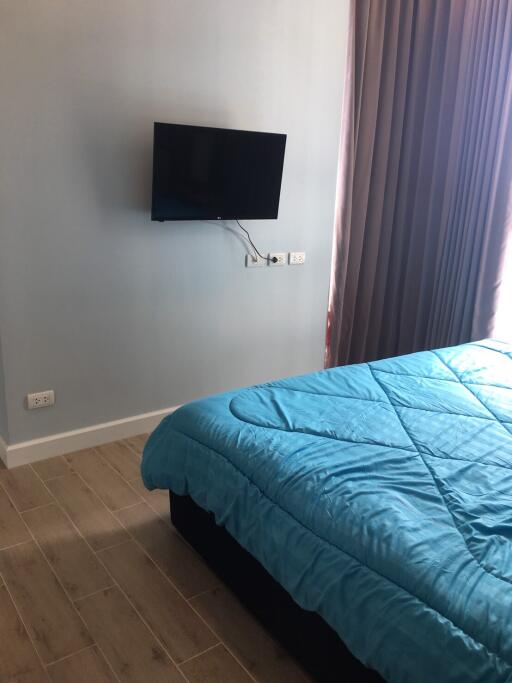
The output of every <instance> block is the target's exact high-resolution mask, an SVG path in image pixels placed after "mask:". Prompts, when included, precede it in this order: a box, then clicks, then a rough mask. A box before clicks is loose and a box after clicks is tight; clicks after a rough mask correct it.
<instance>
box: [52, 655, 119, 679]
mask: <svg viewBox="0 0 512 683" xmlns="http://www.w3.org/2000/svg"><path fill="white" fill-rule="evenodd" d="M47 669H48V673H49V674H50V678H51V679H52V681H53V683H114V682H115V681H116V680H117V679H116V678H115V676H114V674H113V673H112V671H111V670H110V668H109V666H108V664H107V663H106V661H105V658H104V657H103V655H102V654H101V652H100V651H99V650H98V648H97V647H96V646H93V647H90V648H88V649H87V650H82V651H81V652H77V653H76V654H74V655H71V657H66V659H62V660H61V661H60V662H56V663H55V664H50V665H49V666H48V667H47Z"/></svg>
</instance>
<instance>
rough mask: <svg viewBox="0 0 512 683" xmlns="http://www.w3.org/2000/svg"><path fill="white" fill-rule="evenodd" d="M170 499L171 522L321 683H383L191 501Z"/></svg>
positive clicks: (329, 628)
mask: <svg viewBox="0 0 512 683" xmlns="http://www.w3.org/2000/svg"><path fill="white" fill-rule="evenodd" d="M170 496H171V521H172V523H173V525H174V526H175V528H176V529H177V530H178V531H179V533H180V534H181V535H182V536H183V538H185V540H186V541H187V542H188V543H190V545H192V546H193V547H194V548H195V549H196V550H197V551H198V552H199V554H200V555H201V556H202V557H203V558H204V559H205V560H206V562H207V563H208V565H210V567H211V568H212V569H213V570H214V571H215V573H216V574H217V575H218V576H219V577H220V578H221V579H222V580H223V581H224V583H226V584H227V585H228V587H229V588H230V589H231V590H232V591H233V593H235V595H236V596H237V597H238V598H239V599H240V601H241V602H242V603H243V604H244V605H245V606H246V607H247V608H248V609H249V611H250V612H252V614H253V615H254V616H255V617H256V618H257V619H258V620H259V621H260V622H261V623H262V624H263V626H264V627H265V628H266V629H267V630H268V631H269V632H270V633H271V634H272V635H273V636H274V638H275V639H276V640H277V641H278V642H279V643H281V644H282V645H283V646H284V647H285V648H286V649H287V650H288V651H289V652H290V654H292V655H293V656H294V657H295V659H297V660H298V661H299V662H300V663H301V664H302V666H303V667H304V668H305V669H306V670H307V671H308V672H309V673H310V674H311V675H312V676H313V677H314V678H315V680H317V681H319V683H343V682H345V683H349V682H350V683H354V682H357V683H383V679H382V678H381V677H380V676H379V675H378V674H377V673H376V672H374V671H371V670H370V669H367V668H366V667H365V666H363V665H362V664H361V662H359V661H358V660H357V659H356V658H355V657H354V656H353V655H352V654H351V653H350V652H349V651H348V650H347V648H346V647H345V645H344V644H343V643H342V641H341V640H340V638H339V637H338V635H337V634H336V633H335V632H334V631H333V630H332V629H331V627H330V626H328V625H327V623H326V622H325V621H324V620H323V619H322V618H321V617H320V616H319V615H318V614H316V613H315V612H309V611H307V610H304V609H302V608H301V607H299V606H298V605H297V603H296V602H294V600H293V599H292V598H291V597H290V595H289V594H288V593H287V592H286V591H285V590H284V588H283V587H282V586H281V585H280V584H278V583H277V581H275V579H273V578H272V576H270V574H269V573H268V572H267V571H266V570H265V569H264V568H263V567H262V565H261V564H260V563H259V562H258V561H257V560H256V559H255V558H254V557H253V556H252V555H250V554H249V553H248V552H247V551H246V550H244V549H243V548H242V547H241V546H240V545H239V544H238V543H237V542H236V541H235V539H234V538H233V537H232V536H230V534H229V533H228V532H227V531H226V530H225V529H224V528H223V527H220V526H217V524H216V523H215V520H214V517H213V515H212V514H211V513H209V512H206V511H205V510H203V509H202V508H201V507H199V506H198V505H196V503H194V501H193V500H192V499H191V498H190V497H189V496H176V495H174V494H172V493H171V494H170Z"/></svg>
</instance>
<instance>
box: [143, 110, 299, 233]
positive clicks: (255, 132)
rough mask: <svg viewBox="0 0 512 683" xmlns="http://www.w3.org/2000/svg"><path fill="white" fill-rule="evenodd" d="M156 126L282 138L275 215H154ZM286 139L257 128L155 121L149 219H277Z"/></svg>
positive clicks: (155, 220) (286, 137)
mask: <svg viewBox="0 0 512 683" xmlns="http://www.w3.org/2000/svg"><path fill="white" fill-rule="evenodd" d="M157 126H176V127H179V128H200V129H201V128H202V129H205V128H206V129H208V130H214V131H221V132H223V133H225V132H229V133H231V132H232V133H249V134H251V135H264V136H265V137H268V136H275V137H279V138H283V139H284V146H283V163H282V165H281V173H280V174H279V198H278V202H277V210H276V215H275V216H254V215H248V214H246V215H244V214H239V215H237V216H231V215H226V216H216V215H212V216H201V217H200V218H190V216H183V217H180V216H173V217H171V218H169V217H165V218H162V217H156V215H155V213H154V203H155V202H154V200H155V134H156V128H157ZM287 140H288V136H287V134H286V133H269V132H266V131H258V130H244V129H241V128H220V127H218V126H196V125H193V124H190V123H165V122H163V121H155V122H154V123H153V162H152V180H151V220H152V221H154V222H157V223H166V222H168V221H169V222H176V221H230V220H277V218H278V216H279V206H280V203H281V188H282V184H283V170H284V160H285V155H286V142H287Z"/></svg>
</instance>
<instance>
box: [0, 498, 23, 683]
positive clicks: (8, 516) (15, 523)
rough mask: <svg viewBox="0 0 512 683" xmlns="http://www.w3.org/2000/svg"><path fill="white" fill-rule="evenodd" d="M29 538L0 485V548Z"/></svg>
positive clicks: (18, 515)
mask: <svg viewBox="0 0 512 683" xmlns="http://www.w3.org/2000/svg"><path fill="white" fill-rule="evenodd" d="M29 540H30V534H29V532H28V531H27V527H26V526H25V525H24V524H23V520H22V519H21V517H20V514H19V512H17V511H16V509H15V507H14V505H13V504H12V503H11V501H10V500H9V496H8V495H7V494H6V492H5V491H4V490H3V489H2V488H1V487H0V549H1V548H6V547H7V546H9V545H14V544H15V543H23V541H29ZM0 680H1V679H0Z"/></svg>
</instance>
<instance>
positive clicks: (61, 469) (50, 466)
mask: <svg viewBox="0 0 512 683" xmlns="http://www.w3.org/2000/svg"><path fill="white" fill-rule="evenodd" d="M32 468H33V469H34V470H35V471H36V473H37V474H38V475H39V476H40V477H41V479H42V480H43V481H46V480H47V479H53V478H54V477H61V476H62V475H63V474H69V467H68V464H67V462H66V461H65V460H64V458H63V457H62V455H56V456H55V457H54V458H47V459H46V460H39V461H38V462H33V463H32Z"/></svg>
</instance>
